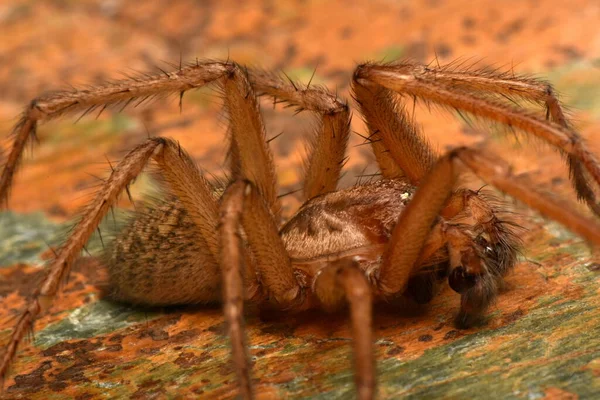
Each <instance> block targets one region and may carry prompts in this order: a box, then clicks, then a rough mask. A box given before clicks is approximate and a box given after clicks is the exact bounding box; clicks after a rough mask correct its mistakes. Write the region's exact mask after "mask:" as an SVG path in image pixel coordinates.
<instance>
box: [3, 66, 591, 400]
mask: <svg viewBox="0 0 600 400" xmlns="http://www.w3.org/2000/svg"><path fill="white" fill-rule="evenodd" d="M212 82H216V83H218V84H219V85H221V89H222V91H223V97H224V102H225V109H226V112H227V115H228V117H229V136H230V139H231V140H230V146H229V160H230V171H229V172H230V176H231V177H232V179H231V181H230V182H229V184H228V185H227V188H226V189H225V191H224V193H223V194H222V195H219V194H218V193H219V191H218V190H216V188H215V187H213V186H212V185H211V183H209V181H208V180H207V179H205V177H204V175H203V173H202V172H201V171H200V169H199V168H198V167H197V166H196V165H195V163H194V162H193V161H192V159H191V158H190V156H189V155H188V154H187V153H186V152H185V151H184V149H182V148H181V147H180V146H179V145H178V143H176V142H175V141H173V140H170V139H167V138H162V137H155V138H149V139H147V140H146V141H145V142H144V143H141V144H140V145H138V146H137V147H135V148H134V149H133V150H131V151H130V152H129V153H128V154H127V155H126V156H125V157H124V158H123V159H122V161H121V162H120V163H119V164H118V165H117V166H115V168H114V169H113V171H112V174H111V175H110V177H109V178H108V180H107V181H106V182H105V183H104V184H103V186H102V188H101V189H100V190H99V192H98V193H97V195H96V197H95V199H94V200H93V201H92V202H91V203H90V204H89V205H88V206H87V207H86V208H85V210H84V212H83V214H82V216H81V219H80V221H79V222H78V223H77V224H76V226H75V227H74V228H73V230H72V232H71V234H70V236H69V238H68V239H67V240H66V242H65V243H64V244H63V245H62V246H61V247H60V248H59V250H58V251H57V252H56V256H55V258H54V259H53V260H52V261H51V263H50V265H49V268H48V275H47V277H46V279H45V280H44V281H43V283H42V285H41V286H40V287H39V289H37V291H36V292H35V293H34V295H33V296H32V298H31V300H30V302H29V303H28V305H27V307H26V309H25V310H24V311H23V313H22V314H21V316H20V318H19V320H18V322H17V323H16V325H15V327H14V330H13V333H12V336H11V337H10V339H9V341H8V343H7V345H6V347H5V348H4V353H3V355H2V356H1V358H0V377H4V376H5V375H6V373H7V369H8V366H9V364H10V362H11V360H12V359H13V358H14V356H15V353H16V351H17V347H18V345H19V343H20V342H21V340H22V339H23V337H24V336H25V335H26V333H27V332H28V331H30V330H31V329H32V328H33V323H34V321H35V319H36V317H37V316H38V315H40V313H42V312H44V311H45V310H47V309H48V308H49V307H50V306H51V304H52V299H53V298H54V296H56V294H57V293H58V291H59V286H60V283H61V282H62V281H64V280H65V279H66V277H67V276H68V274H69V270H70V268H71V265H72V263H73V261H74V260H75V258H76V257H77V256H78V255H79V253H80V252H81V250H82V249H83V247H84V246H85V244H86V242H87V241H88V239H89V238H90V236H91V235H92V233H93V232H94V231H95V230H96V228H97V227H98V224H99V223H100V221H101V220H102V218H103V217H104V216H105V215H106V214H107V212H108V211H109V210H110V208H111V207H112V206H113V205H115V202H116V201H117V199H118V197H119V196H120V195H121V193H122V192H123V191H125V190H127V188H128V185H129V184H130V183H131V181H132V180H133V179H135V178H136V176H138V174H140V172H141V171H142V170H143V169H144V167H145V166H146V165H147V164H148V163H149V162H150V161H151V160H153V161H154V163H155V164H156V165H157V167H158V170H159V172H160V174H161V175H162V178H164V180H165V182H166V190H167V191H168V193H169V196H167V199H166V200H163V201H159V202H156V203H153V204H152V205H149V206H146V208H145V209H143V210H138V211H137V212H136V213H135V217H134V218H133V219H132V221H131V222H130V223H129V225H128V226H127V228H125V230H124V231H123V232H121V233H120V234H119V236H118V237H117V238H116V239H115V241H114V243H113V244H112V245H111V246H110V248H109V250H107V251H106V254H105V257H104V261H105V263H106V265H107V266H108V269H109V272H110V274H109V276H110V287H111V295H112V297H113V298H115V299H117V300H120V301H127V302H130V303H135V304H144V305H171V304H190V303H211V302H219V301H222V303H223V307H224V312H225V318H226V320H227V322H228V327H229V330H228V333H229V336H230V338H231V346H232V354H233V361H234V366H235V371H236V373H237V379H238V384H239V391H240V394H241V395H242V397H244V398H251V397H252V388H251V380H250V368H249V362H248V357H247V351H246V345H245V338H244V332H243V324H242V317H243V305H244V303H245V302H252V303H257V304H259V305H261V306H264V307H271V308H276V309H280V310H291V311H298V310H306V309H309V308H316V307H320V308H323V309H325V310H336V309H339V308H340V307H342V306H343V305H345V304H348V305H349V311H350V319H351V330H352V334H353V338H354V339H353V346H354V353H355V369H356V374H355V381H356V386H357V391H358V395H359V398H361V399H371V398H373V396H374V394H375V368H374V356H373V348H372V342H373V340H372V332H371V312H372V304H373V303H374V302H376V301H391V300H394V299H396V298H399V297H408V298H410V299H412V300H414V301H416V302H417V303H427V302H429V301H430V300H431V299H432V297H433V296H434V295H435V294H436V292H437V288H438V286H439V284H440V283H441V282H443V281H445V280H447V281H448V283H449V285H450V286H451V287H452V289H454V291H456V292H458V293H459V294H460V296H461V305H460V310H459V311H458V313H457V316H456V320H455V322H456V324H457V325H458V326H459V327H468V326H472V325H473V324H475V323H476V322H477V321H478V320H479V319H480V317H481V316H482V315H484V313H485V312H486V308H487V307H488V305H489V304H490V303H491V302H492V301H493V299H494V298H495V296H496V294H497V291H498V288H499V286H500V285H501V283H502V278H503V276H504V275H505V274H506V273H507V272H508V271H509V270H510V269H511V268H512V267H513V266H514V264H515V262H516V255H517V251H518V246H519V240H518V238H517V237H516V235H515V230H514V229H515V224H514V222H513V221H512V220H511V219H510V218H509V217H508V216H507V215H506V214H507V213H506V211H507V209H506V206H504V205H503V204H502V203H500V202H498V201H495V200H493V199H492V198H491V197H490V196H489V195H486V194H484V193H483V192H481V191H473V190H468V189H461V188H456V187H455V186H456V182H457V178H458V177H459V174H460V173H461V172H463V171H465V170H470V171H471V172H473V173H475V174H476V175H478V176H479V177H480V178H482V179H483V180H484V181H486V182H487V183H489V184H491V185H493V186H495V187H496V188H497V189H499V190H501V191H503V192H505V193H507V194H509V195H511V196H513V197H515V198H517V199H518V200H520V201H522V202H524V203H525V204H527V205H529V206H530V207H532V208H534V209H536V210H538V211H540V212H541V213H542V214H545V215H546V216H548V217H550V218H553V219H555V220H557V221H559V222H561V223H562V224H564V225H565V226H566V227H568V228H569V229H571V230H572V231H573V232H575V233H577V234H579V235H580V236H582V237H583V238H585V239H587V240H588V241H589V242H590V243H592V244H593V245H600V226H599V225H598V224H597V223H596V222H595V221H592V220H590V219H588V218H586V217H584V216H582V215H580V214H579V213H577V212H576V211H575V210H572V209H571V208H570V207H569V206H567V205H565V204H563V203H562V202H560V201H559V200H556V199H554V198H551V197H549V196H547V195H544V194H541V193H539V192H538V191H536V190H535V189H534V188H532V187H531V186H530V185H526V184H524V183H523V182H521V181H520V180H516V179H514V177H513V176H512V174H511V170H510V168H509V167H508V166H507V165H506V164H505V163H504V162H503V161H502V160H501V159H500V158H499V157H497V156H495V155H492V154H490V152H489V151H482V150H477V149H473V148H466V147H462V148H457V149H454V150H452V151H450V152H448V153H446V154H445V155H443V156H437V155H436V154H435V152H434V151H432V149H431V147H430V145H429V144H428V142H427V141H426V140H425V139H424V137H423V136H422V134H421V133H420V131H419V130H418V129H417V128H416V126H415V124H414V123H413V121H412V118H411V117H410V116H409V113H408V112H407V111H406V110H405V108H404V106H403V104H404V102H403V99H408V100H414V101H417V100H419V101H424V102H427V103H433V104H436V105H441V106H444V107H447V108H450V109H453V110H456V111H457V112H458V113H469V114H471V115H474V116H477V117H482V118H485V119H488V120H492V121H496V122H499V123H501V124H503V125H507V126H509V127H511V128H515V129H518V130H520V131H524V132H526V133H528V134H530V135H533V136H537V137H538V138H540V139H542V140H544V141H546V142H548V143H550V144H551V145H552V146H554V147H556V148H557V149H558V150H559V151H561V152H562V153H564V155H565V156H566V158H567V161H568V164H569V168H570V173H571V179H572V182H573V185H574V187H575V189H576V191H577V194H578V196H579V198H580V199H582V200H583V201H585V202H586V203H587V204H588V206H589V208H590V209H591V210H592V211H593V212H594V213H595V214H596V215H600V206H599V205H598V204H597V201H596V198H595V193H594V190H593V188H592V186H593V185H592V182H593V183H594V185H597V184H600V164H599V162H598V160H597V159H596V157H595V156H594V155H593V154H592V153H591V152H590V151H589V150H588V148H587V147H586V145H585V143H584V142H583V141H582V139H581V138H580V136H579V135H578V134H577V132H575V131H574V130H573V129H572V127H571V126H570V125H569V123H568V122H567V120H566V118H565V116H564V113H563V110H562V108H561V105H560V103H559V102H558V100H557V97H556V95H555V94H554V91H553V89H552V87H551V85H549V84H548V83H546V82H543V81H540V80H536V79H532V78H527V77H520V76H515V75H514V74H509V73H499V72H495V71H491V70H477V71H475V70H459V69H455V68H452V67H439V66H438V67H435V68H433V67H430V66H425V65H420V64H414V63H410V62H396V63H390V64H375V63H367V64H362V65H359V66H358V67H357V68H356V70H355V72H354V75H353V80H352V93H353V97H354V100H355V103H356V104H357V106H358V110H359V111H360V113H361V114H362V116H363V118H364V120H365V123H366V125H367V128H368V136H365V140H366V141H367V142H368V143H369V144H370V145H371V146H372V150H373V153H374V154H375V158H376V160H377V163H378V165H379V169H380V171H381V175H382V179H381V180H378V181H375V182H370V183H367V184H362V185H357V186H354V187H351V188H348V189H343V190H337V183H338V180H339V178H340V173H341V170H342V167H343V164H344V161H345V152H346V144H347V141H348V137H349V135H350V119H351V114H350V109H349V107H348V105H347V104H346V103H345V102H343V101H341V100H340V99H339V98H338V97H337V96H335V95H333V94H332V93H330V92H329V91H328V90H327V88H325V87H322V86H316V85H312V86H311V84H310V82H309V83H308V84H307V85H303V84H299V83H295V82H293V81H291V80H285V79H282V78H281V77H280V76H278V75H277V74H273V73H269V72H266V71H261V70H248V69H245V68H243V67H240V66H239V65H237V64H235V63H233V62H229V61H225V62H219V61H205V62H198V61H196V62H195V63H192V64H188V65H186V66H182V67H179V68H177V69H175V70H174V71H171V72H166V71H162V73H161V74H158V75H156V76H142V77H139V78H137V79H131V80H124V81H117V82H113V83H109V84H105V85H102V86H98V87H94V88H90V89H86V90H73V91H65V92H55V93H52V94H49V95H45V96H41V97H38V98H36V99H34V100H33V101H32V102H31V103H30V104H29V105H28V106H27V108H26V109H25V111H24V113H23V116H22V118H21V120H20V122H19V123H18V124H17V126H16V127H15V130H14V140H13V144H12V148H11V150H10V152H9V154H8V158H7V159H6V161H5V165H4V168H3V171H2V176H1V177H0V198H2V199H3V200H6V199H7V198H8V193H9V188H10V184H11V181H12V179H13V175H14V173H15V170H16V167H17V165H18V162H19V160H20V158H21V155H22V152H23V149H24V147H25V145H26V143H27V142H28V141H29V140H31V139H32V137H34V136H35V131H36V127H37V124H38V123H39V122H42V121H45V120H50V119H53V118H56V117H58V116H61V115H64V114H70V113H74V112H82V111H83V112H84V113H89V112H92V111H94V110H96V109H100V110H102V109H104V108H105V107H107V106H111V105H115V104H123V105H124V106H127V105H129V104H130V103H133V104H139V103H143V102H144V101H146V100H147V99H148V98H151V97H154V96H157V95H162V94H165V93H179V94H180V95H181V96H183V94H184V93H185V92H186V91H188V90H192V89H195V88H199V87H201V86H204V85H206V84H209V83H212ZM257 95H267V96H272V97H273V98H274V99H275V101H277V102H284V103H287V104H289V105H291V106H293V107H296V108H297V109H298V110H299V111H301V110H310V111H312V112H314V113H316V114H317V115H318V116H319V117H320V121H321V122H320V124H319V126H318V127H317V129H316V132H315V134H314V137H313V138H312V141H311V143H310V149H311V150H310V152H309V156H308V159H307V162H306V168H305V175H304V186H303V195H304V199H305V202H304V204H303V205H302V206H301V208H300V209H299V210H298V212H297V213H296V214H295V215H294V216H293V217H292V218H291V219H290V220H289V221H287V222H285V223H284V224H281V223H280V222H281V217H280V213H281V209H280V208H281V207H280V200H279V198H278V196H277V182H276V179H275V172H274V165H273V158H272V155H271V152H270V150H269V147H268V143H267V141H266V139H265V129H264V126H263V122H262V118H261V114H260V111H259V106H258V101H257ZM507 99H508V100H512V99H518V100H528V101H531V102H535V103H539V104H541V105H542V106H544V107H545V109H546V116H545V118H544V116H543V115H537V114H536V113H533V112H531V111H528V110H525V109H521V108H519V107H517V106H515V104H513V103H512V102H510V101H507Z"/></svg>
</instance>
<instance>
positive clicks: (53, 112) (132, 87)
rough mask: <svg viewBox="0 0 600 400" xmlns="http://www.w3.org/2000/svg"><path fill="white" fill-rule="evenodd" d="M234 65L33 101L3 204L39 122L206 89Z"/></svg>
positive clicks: (2, 184)
mask: <svg viewBox="0 0 600 400" xmlns="http://www.w3.org/2000/svg"><path fill="white" fill-rule="evenodd" d="M235 68H236V66H235V64H233V63H223V62H209V61H207V62H202V63H200V62H199V63H193V64H189V65H187V66H185V67H182V68H180V69H178V70H176V71H172V72H165V73H161V74H160V75H154V76H152V75H147V76H146V75H143V76H139V77H137V78H135V79H131V80H121V81H115V82H111V83H107V84H104V85H100V86H95V87H92V88H88V89H85V90H73V91H58V92H52V93H49V94H46V95H42V96H40V97H37V98H35V99H33V100H32V101H31V102H30V103H29V105H28V106H27V107H26V108H25V110H24V111H23V114H22V116H21V120H20V121H19V122H18V123H17V125H16V126H15V128H14V130H13V135H14V141H13V143H12V147H11V149H10V151H9V154H8V157H7V159H6V162H5V164H4V168H3V170H2V175H1V176H0V201H3V202H6V201H7V199H8V193H9V189H10V186H11V183H12V179H13V176H14V174H15V172H16V169H17V166H18V164H19V161H20V160H21V156H22V154H23V150H24V149H25V146H26V145H27V143H28V142H29V140H30V139H32V138H34V137H35V131H36V128H37V125H38V122H42V121H49V120H51V119H55V118H57V117H59V116H62V115H65V114H72V113H76V112H86V113H87V112H90V111H92V110H93V109H95V108H101V107H105V106H107V105H116V104H124V105H125V106H126V105H128V104H130V103H131V102H132V101H133V100H135V99H147V98H149V97H155V96H161V95H165V94H169V93H184V92H185V91H187V90H190V89H195V88H199V87H202V86H204V85H206V84H208V83H211V82H214V81H216V80H219V79H220V78H222V77H224V76H225V75H227V74H231V72H232V71H233V70H235Z"/></svg>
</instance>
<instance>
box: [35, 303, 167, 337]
mask: <svg viewBox="0 0 600 400" xmlns="http://www.w3.org/2000/svg"><path fill="white" fill-rule="evenodd" d="M156 315H157V313H156V312H146V311H144V310H142V309H140V308H139V307H133V306H126V305H122V304H117V303H113V302H109V301H103V300H100V301H97V302H95V303H92V304H89V305H85V306H83V307H80V308H77V309H75V310H73V311H71V312H70V313H69V315H68V316H66V317H65V318H63V319H62V320H61V321H60V322H57V323H55V324H52V325H50V326H47V327H46V328H44V329H42V330H41V331H39V332H37V333H36V335H35V342H34V343H35V345H36V346H39V347H41V348H48V347H50V346H53V345H55V344H56V343H59V342H62V341H65V340H71V339H87V338H91V337H94V336H98V335H102V334H105V333H109V332H113V331H115V330H118V329H121V328H124V327H126V326H129V325H132V324H135V323H139V322H143V321H148V320H151V319H153V318H154V317H156Z"/></svg>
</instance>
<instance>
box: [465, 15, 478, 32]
mask: <svg viewBox="0 0 600 400" xmlns="http://www.w3.org/2000/svg"><path fill="white" fill-rule="evenodd" d="M462 26H463V28H465V29H467V30H469V29H472V28H474V27H475V19H474V18H473V17H464V18H463V20H462Z"/></svg>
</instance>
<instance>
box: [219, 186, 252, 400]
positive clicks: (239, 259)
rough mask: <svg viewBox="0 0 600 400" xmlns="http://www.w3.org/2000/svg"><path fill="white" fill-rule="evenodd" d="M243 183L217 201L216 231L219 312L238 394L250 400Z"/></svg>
mask: <svg viewBox="0 0 600 400" xmlns="http://www.w3.org/2000/svg"><path fill="white" fill-rule="evenodd" d="M244 186H245V185H244V184H243V182H241V181H240V182H237V183H236V184H233V185H230V186H229V188H227V190H226V191H225V193H224V194H223V197H222V198H221V213H220V214H221V217H220V219H221V224H220V228H219V233H220V238H221V243H222V248H221V255H220V262H221V269H222V275H223V309H224V311H225V319H226V320H227V324H228V327H229V338H230V340H231V353H232V359H233V363H234V365H235V370H236V374H237V379H238V386H239V394H240V395H241V396H242V398H244V399H251V398H252V386H251V381H250V366H249V363H248V355H247V351H246V350H247V346H246V338H245V335H244V326H243V325H244V320H243V317H244V315H243V310H244V298H243V293H244V288H243V276H242V275H243V272H244V266H243V265H244V257H243V255H242V253H241V248H242V239H241V236H240V231H239V228H240V223H241V216H242V211H243V206H244V190H245V187H244Z"/></svg>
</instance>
